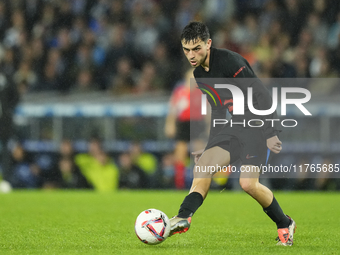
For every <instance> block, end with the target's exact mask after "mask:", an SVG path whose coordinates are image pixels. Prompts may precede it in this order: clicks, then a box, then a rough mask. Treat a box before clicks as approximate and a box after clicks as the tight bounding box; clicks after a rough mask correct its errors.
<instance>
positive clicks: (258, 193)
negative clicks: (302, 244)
mask: <svg viewBox="0 0 340 255" xmlns="http://www.w3.org/2000/svg"><path fill="white" fill-rule="evenodd" d="M243 167H244V169H245V168H246V167H248V169H251V168H254V167H255V166H243ZM256 168H257V171H254V172H252V173H249V172H241V175H240V185H241V187H242V189H243V190H244V191H245V192H247V193H248V194H249V195H250V196H252V197H253V198H254V199H255V200H256V201H257V202H258V203H259V204H260V205H261V206H262V207H263V211H264V212H265V213H266V214H267V215H268V216H269V217H270V218H271V219H272V220H273V221H274V222H275V223H276V226H277V232H278V237H277V241H278V243H277V245H284V246H291V245H293V236H294V233H295V229H296V224H295V221H294V220H293V219H292V218H290V217H289V216H288V215H285V214H284V213H283V211H282V209H281V207H280V205H279V203H278V202H277V201H276V199H275V197H274V195H273V193H272V192H271V190H270V189H268V188H267V187H266V186H264V185H262V184H261V183H260V182H259V173H260V172H259V169H258V167H256Z"/></svg>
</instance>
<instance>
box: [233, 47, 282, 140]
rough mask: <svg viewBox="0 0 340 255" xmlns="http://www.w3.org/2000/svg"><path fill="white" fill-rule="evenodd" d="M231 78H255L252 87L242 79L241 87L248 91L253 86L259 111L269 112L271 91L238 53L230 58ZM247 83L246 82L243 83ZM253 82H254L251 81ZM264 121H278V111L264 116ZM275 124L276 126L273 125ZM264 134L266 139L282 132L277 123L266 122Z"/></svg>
mask: <svg viewBox="0 0 340 255" xmlns="http://www.w3.org/2000/svg"><path fill="white" fill-rule="evenodd" d="M228 66H229V70H230V73H229V77H232V78H253V79H254V82H251V83H250V85H248V84H249V83H248V82H247V81H246V80H247V79H242V81H241V82H240V83H238V84H239V85H240V84H241V85H240V87H242V86H245V87H243V90H244V91H247V87H248V86H251V87H252V88H253V97H254V98H255V100H256V102H257V104H258V110H268V109H270V108H271V106H272V97H271V95H270V93H269V91H268V90H267V89H266V88H265V86H264V85H263V84H262V82H261V80H260V79H258V78H257V76H256V75H255V73H254V71H253V69H252V68H251V66H250V65H249V63H248V61H247V60H246V59H244V58H243V57H242V56H241V55H239V54H237V53H233V54H232V56H230V57H229V62H228ZM243 81H246V82H243ZM251 81H253V80H251ZM262 119H263V120H265V119H276V120H277V119H278V116H277V113H276V111H274V112H273V113H272V114H270V115H266V116H262ZM272 123H274V124H272ZM263 128H264V133H265V137H266V139H268V138H270V137H273V136H275V135H278V133H279V132H280V131H281V130H280V128H279V127H278V124H277V121H273V122H272V121H264V126H263Z"/></svg>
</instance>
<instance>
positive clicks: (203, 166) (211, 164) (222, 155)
mask: <svg viewBox="0 0 340 255" xmlns="http://www.w3.org/2000/svg"><path fill="white" fill-rule="evenodd" d="M229 162H230V154H229V152H228V151H226V150H224V149H222V148H220V147H213V148H210V149H208V150H207V151H205V152H204V153H203V154H202V156H201V158H200V159H199V161H198V162H197V164H196V165H195V167H194V169H193V174H194V179H193V181H192V185H191V188H190V192H189V195H188V196H186V197H185V199H184V201H183V203H182V205H181V207H180V209H179V212H178V215H177V216H175V217H173V218H171V219H170V225H171V230H170V236H171V235H174V234H177V233H185V232H186V231H188V230H189V228H190V225H191V217H192V215H193V214H194V213H195V212H196V210H197V209H198V208H199V207H200V206H201V204H202V203H203V200H204V199H205V198H206V196H207V194H208V191H209V189H210V184H211V178H212V175H213V174H214V173H215V172H216V171H217V169H216V168H217V166H221V167H223V166H226V165H229Z"/></svg>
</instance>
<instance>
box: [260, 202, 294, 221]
mask: <svg viewBox="0 0 340 255" xmlns="http://www.w3.org/2000/svg"><path fill="white" fill-rule="evenodd" d="M263 211H264V212H265V213H266V214H267V215H268V216H269V217H270V218H271V219H272V220H273V221H274V222H275V223H276V225H277V228H287V227H288V226H289V224H290V219H289V218H288V217H287V216H286V215H285V214H284V213H283V211H282V209H281V207H280V205H279V203H278V202H277V201H276V199H275V197H273V201H272V203H271V204H270V206H268V207H267V208H263Z"/></svg>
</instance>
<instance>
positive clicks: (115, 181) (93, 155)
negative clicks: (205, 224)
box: [7, 137, 340, 192]
mask: <svg viewBox="0 0 340 255" xmlns="http://www.w3.org/2000/svg"><path fill="white" fill-rule="evenodd" d="M175 160H176V157H175V155H174V153H172V152H168V153H165V154H163V155H157V156H155V155H154V154H151V153H148V152H145V151H143V150H142V146H141V144H140V143H132V144H131V146H130V148H129V149H128V150H127V151H125V152H122V153H120V154H116V155H111V154H109V153H108V152H107V151H106V150H105V149H104V148H103V144H102V142H101V141H100V140H99V139H98V138H95V137H94V138H92V139H91V141H89V143H88V146H87V150H86V151H81V152H80V151H76V150H75V148H74V144H73V143H72V142H71V141H70V140H63V141H62V142H61V143H60V147H59V151H58V152H57V153H47V152H44V153H41V152H40V153H30V152H28V151H26V150H25V149H24V147H23V145H22V144H20V143H16V144H15V145H14V146H13V148H12V157H11V174H10V177H9V178H8V179H7V180H8V181H9V183H10V184H11V186H12V187H13V188H15V189H23V188H24V189H37V188H39V189H92V190H96V191H99V192H110V191H115V190H117V189H169V188H170V189H175V188H176V189H187V188H189V187H190V185H191V181H192V177H193V176H192V169H193V166H192V165H190V160H188V161H187V162H186V165H185V176H184V179H185V183H184V185H183V186H182V187H178V186H177V185H176V178H175V175H176V169H175V166H176V165H175ZM334 162H338V158H336V157H334V156H333V157H327V156H320V155H282V156H279V157H278V158H276V160H275V161H273V162H272V165H273V166H280V165H283V166H287V167H289V166H290V165H291V164H292V165H294V166H296V167H297V171H296V172H295V173H290V174H289V176H285V178H282V177H284V176H282V173H281V174H280V173H276V174H272V175H270V173H268V174H265V175H264V176H262V177H264V178H262V181H264V182H266V185H268V186H269V187H271V188H273V189H279V190H333V191H335V190H340V179H339V178H336V177H335V176H337V175H338V173H339V164H337V165H335V163H334ZM191 163H193V162H191ZM312 164H313V165H314V166H315V167H316V166H317V164H321V165H322V166H324V167H325V166H327V167H330V168H332V169H333V171H326V172H325V171H322V172H320V173H316V171H314V173H312V172H313V171H311V170H308V171H306V167H307V165H309V166H310V165H312ZM299 166H301V168H299ZM235 167H236V168H235V169H239V167H240V165H239V163H235ZM300 169H301V170H300ZM299 170H300V171H299ZM292 172H293V171H292ZM238 176H239V173H237V172H235V171H234V172H232V171H230V168H229V170H228V171H222V172H220V173H217V174H215V175H214V178H213V181H212V185H211V188H212V189H218V190H225V189H227V190H241V187H240V186H239V184H238ZM287 177H288V178H287ZM334 177H335V178H334Z"/></svg>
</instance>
